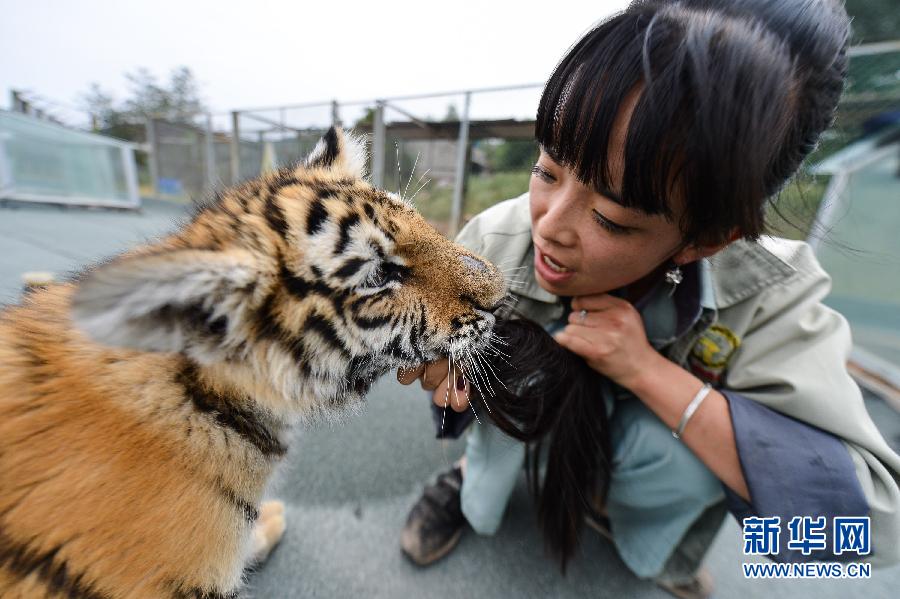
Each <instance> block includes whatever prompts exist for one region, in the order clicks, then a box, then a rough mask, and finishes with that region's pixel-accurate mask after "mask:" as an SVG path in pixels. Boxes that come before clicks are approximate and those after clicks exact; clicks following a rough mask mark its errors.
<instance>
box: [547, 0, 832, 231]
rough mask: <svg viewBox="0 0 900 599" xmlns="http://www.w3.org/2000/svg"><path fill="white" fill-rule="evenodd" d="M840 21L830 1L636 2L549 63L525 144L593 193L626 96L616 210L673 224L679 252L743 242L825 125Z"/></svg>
mask: <svg viewBox="0 0 900 599" xmlns="http://www.w3.org/2000/svg"><path fill="white" fill-rule="evenodd" d="M848 39H849V20H848V18H847V14H846V12H845V11H844V8H843V5H842V4H841V3H840V2H839V1H838V0H637V1H635V2H633V3H632V4H631V5H630V6H629V7H628V8H627V9H626V10H625V11H624V12H621V13H619V14H616V15H614V16H613V17H611V18H609V19H607V20H605V21H603V22H601V23H600V24H599V25H597V26H596V27H595V28H594V29H592V30H591V31H590V32H589V33H587V34H586V35H585V36H584V37H583V38H582V39H581V40H580V41H578V42H577V43H576V44H575V45H574V46H573V47H572V48H571V49H570V50H569V52H568V53H567V54H566V55H565V56H564V57H563V59H562V60H561V61H560V63H559V64H558V65H557V67H556V69H555V70H554V72H553V74H552V76H551V77H550V79H549V81H548V82H547V85H546V86H545V88H544V92H543V95H542V97H541V101H540V105H539V108H538V113H537V122H536V127H535V137H536V139H537V141H538V143H539V144H540V145H541V146H542V147H543V148H544V149H545V150H546V151H547V152H548V153H549V154H550V156H551V157H552V158H554V159H555V160H557V161H558V162H561V163H562V164H565V165H566V166H569V167H571V168H572V169H573V170H574V172H575V173H576V174H577V176H578V177H579V179H580V180H582V181H583V182H584V183H586V184H589V185H591V186H592V187H594V188H595V189H596V190H597V191H599V192H601V193H604V192H606V191H608V190H615V189H616V186H615V185H614V182H613V181H612V180H611V179H612V177H611V174H610V156H609V155H608V150H609V142H610V134H611V131H612V130H613V122H614V121H615V120H616V118H617V116H618V115H619V113H620V109H621V107H622V104H623V100H625V99H626V97H628V96H629V94H631V93H638V94H639V97H638V100H637V104H636V106H635V109H634V112H633V113H632V115H631V118H630V121H629V122H628V129H627V138H626V142H625V149H624V153H625V155H624V164H625V169H624V175H623V181H622V183H621V190H620V191H619V192H618V196H619V197H620V200H619V201H621V203H622V204H623V205H624V206H626V207H630V208H636V209H639V210H641V211H643V212H645V213H647V214H662V215H665V216H667V217H672V216H673V214H674V212H675V210H674V208H675V204H676V202H679V201H681V202H682V203H683V204H684V206H685V209H684V211H683V217H682V219H681V221H680V223H679V225H680V226H681V229H682V232H683V234H684V237H685V240H686V241H688V242H707V243H711V244H713V243H719V242H723V241H726V240H727V239H728V238H729V236H730V233H731V232H732V230H733V229H734V228H735V227H737V228H738V230H739V231H740V233H741V235H743V236H744V237H745V238H747V239H755V238H757V237H758V236H759V235H760V234H761V233H762V232H763V231H764V228H765V217H764V215H765V210H764V209H765V205H766V201H765V200H766V199H767V198H771V197H773V196H774V195H775V194H777V192H778V191H779V190H780V189H781V188H782V186H783V185H784V184H785V183H786V182H787V180H788V179H789V178H790V177H791V175H792V174H793V173H794V172H795V171H796V170H797V168H798V167H799V166H800V164H801V162H802V161H803V159H804V158H805V157H806V156H807V155H808V154H809V153H810V152H811V151H812V150H813V149H814V148H815V146H816V144H817V142H818V139H819V136H820V134H821V133H822V131H823V130H824V129H825V128H827V127H828V126H829V125H830V124H831V122H832V120H833V117H834V110H835V107H836V105H837V102H838V99H839V97H840V95H841V91H842V89H843V83H844V77H845V74H846V69H847V56H846V48H847V43H848Z"/></svg>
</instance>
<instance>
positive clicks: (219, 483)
mask: <svg viewBox="0 0 900 599" xmlns="http://www.w3.org/2000/svg"><path fill="white" fill-rule="evenodd" d="M216 489H217V490H218V491H219V493H221V494H222V496H223V497H224V498H225V499H226V500H228V502H229V503H230V504H231V505H233V506H234V507H235V508H237V510H238V511H239V512H241V515H242V516H243V518H244V520H246V521H247V522H250V523H253V522H256V521H257V520H258V519H259V510H258V509H256V506H255V505H253V504H252V503H250V502H249V501H245V500H243V499H241V498H240V497H238V494H237V493H235V492H234V490H233V489H231V488H229V487H228V485H226V484H225V481H224V480H222V478H221V477H219V478H217V479H216Z"/></svg>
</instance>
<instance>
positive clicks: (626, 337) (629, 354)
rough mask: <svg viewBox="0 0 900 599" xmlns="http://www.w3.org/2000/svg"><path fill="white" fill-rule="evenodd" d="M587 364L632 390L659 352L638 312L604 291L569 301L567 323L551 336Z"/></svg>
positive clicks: (627, 303)
mask: <svg viewBox="0 0 900 599" xmlns="http://www.w3.org/2000/svg"><path fill="white" fill-rule="evenodd" d="M553 338H554V339H556V342H557V343H559V344H560V345H562V346H563V347H565V348H566V349H568V350H569V351H571V352H573V353H576V354H578V355H579V356H581V357H582V358H584V360H585V361H586V362H587V364H588V366H590V367H591V368H593V369H594V370H596V371H597V372H599V373H600V374H603V375H605V376H606V377H608V378H610V379H612V380H613V381H615V382H616V383H618V384H619V385H621V386H622V387H625V388H626V389H631V390H633V387H634V385H635V384H636V382H637V379H638V377H639V375H640V373H641V372H642V371H645V370H646V369H647V368H648V367H649V366H650V365H651V364H652V363H653V361H654V360H655V359H656V358H657V357H659V353H658V352H657V351H656V350H655V349H653V346H651V345H650V343H649V342H648V341H647V333H646V331H645V330H644V323H643V321H642V320H641V315H640V314H639V313H638V311H637V310H636V309H635V307H634V306H632V305H631V304H630V303H629V302H627V301H625V300H623V299H620V298H618V297H614V296H612V295H609V294H607V293H600V294H595V295H583V296H580V297H576V298H574V299H573V300H572V312H571V313H570V314H569V324H568V325H566V328H565V329H563V330H562V331H560V332H558V333H556V335H554V336H553Z"/></svg>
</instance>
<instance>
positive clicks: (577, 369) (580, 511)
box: [470, 319, 612, 572]
mask: <svg viewBox="0 0 900 599" xmlns="http://www.w3.org/2000/svg"><path fill="white" fill-rule="evenodd" d="M494 332H495V334H496V335H497V336H498V337H500V338H501V339H503V340H504V342H505V344H506V345H505V347H508V348H510V349H511V351H510V352H508V353H509V355H501V354H493V356H492V357H489V358H488V362H489V365H488V366H489V368H490V369H491V370H492V371H493V373H494V374H488V373H484V374H485V377H489V378H490V380H487V379H486V378H484V377H483V380H482V384H481V385H480V387H481V389H480V391H479V389H478V388H476V387H474V386H473V389H474V392H473V393H472V395H471V398H470V401H471V402H472V405H473V406H474V407H476V408H477V409H478V412H479V413H480V414H483V415H487V416H488V418H490V419H491V420H492V421H493V422H494V424H495V425H496V426H497V427H498V428H499V429H500V430H502V431H503V432H504V433H506V434H507V435H509V436H510V437H513V438H514V439H518V440H519V441H523V442H525V443H528V444H529V451H528V468H527V469H528V473H529V476H528V480H529V486H530V488H531V491H532V493H533V494H534V495H535V497H536V499H537V513H538V523H539V525H540V527H541V529H542V532H543V535H544V541H545V543H546V546H547V548H548V549H549V550H550V551H551V553H553V554H555V555H556V556H557V557H558V558H559V559H560V566H561V568H562V570H563V572H565V569H566V563H567V561H568V559H569V558H570V557H571V556H572V553H573V552H574V551H575V548H576V547H577V546H578V541H579V537H580V534H581V530H582V528H583V523H584V517H585V515H586V514H587V513H588V512H589V510H591V509H592V506H591V504H592V500H593V499H596V500H598V501H600V502H605V500H606V491H607V488H608V484H609V473H610V468H611V466H610V462H609V459H610V456H611V455H612V450H611V448H610V441H609V435H608V430H607V418H606V405H605V401H604V399H603V393H602V389H603V387H604V385H607V384H608V382H607V381H606V380H605V379H604V377H602V376H601V375H600V374H598V373H597V372H595V371H594V370H592V369H591V368H590V367H589V366H588V365H587V364H586V363H585V361H584V360H583V359H582V358H580V357H579V356H577V355H576V354H574V353H572V352H570V351H569V350H567V349H565V348H563V347H562V346H561V345H559V344H558V343H556V341H554V339H553V337H551V336H550V335H549V334H548V333H547V332H546V331H544V329H543V328H541V327H540V325H538V324H536V323H534V322H532V321H530V320H527V319H517V320H512V319H509V320H503V319H500V320H498V322H497V325H496V326H495V328H494ZM481 391H483V392H484V393H482V392H481ZM542 463H543V464H544V465H545V473H544V476H543V477H541V475H540V467H541V464H542Z"/></svg>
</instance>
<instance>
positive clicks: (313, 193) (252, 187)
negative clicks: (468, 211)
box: [72, 129, 506, 412]
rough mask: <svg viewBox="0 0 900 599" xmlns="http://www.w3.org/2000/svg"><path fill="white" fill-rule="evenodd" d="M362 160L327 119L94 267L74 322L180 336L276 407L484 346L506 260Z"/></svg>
mask: <svg viewBox="0 0 900 599" xmlns="http://www.w3.org/2000/svg"><path fill="white" fill-rule="evenodd" d="M364 161H365V152H364V149H363V147H362V145H361V144H360V143H359V142H358V141H357V140H355V139H353V138H352V137H351V136H349V135H345V134H343V133H342V132H341V131H340V130H336V129H332V130H330V131H329V132H328V133H327V134H326V136H325V137H324V138H323V139H322V141H320V142H319V145H318V146H317V147H316V149H315V150H314V151H313V154H312V155H311V156H310V157H309V158H308V159H307V160H306V162H305V163H304V164H302V165H300V166H297V167H292V168H287V169H282V170H280V171H278V172H276V173H272V174H269V175H266V176H263V177H261V178H259V179H257V180H253V181H250V182H248V183H245V184H243V185H240V186H237V187H235V188H232V189H229V190H227V191H225V192H224V193H222V194H220V195H219V197H218V198H217V199H216V201H215V202H212V203H210V204H208V205H206V206H204V207H203V208H201V209H200V210H199V211H198V212H197V214H196V215H195V216H194V217H193V219H192V220H191V221H190V222H189V223H188V224H187V225H186V226H185V227H184V228H182V229H181V230H180V231H178V232H177V233H175V234H174V235H172V236H171V237H169V238H167V239H164V240H163V241H161V242H160V243H158V244H154V245H150V246H146V247H142V248H138V249H137V250H134V251H132V252H130V253H127V254H124V255H122V256H120V257H118V258H116V259H115V260H113V261H112V262H110V263H108V264H105V265H103V266H100V267H98V268H96V269H94V270H91V271H89V272H87V273H86V274H85V275H83V276H82V277H81V278H80V279H79V281H78V283H77V285H78V287H77V290H76V292H75V295H74V297H73V306H72V310H73V317H74V320H75V322H76V324H78V325H79V327H80V328H81V329H82V330H83V331H85V332H86V333H88V334H89V335H90V336H91V337H92V338H93V339H94V340H95V341H99V342H101V343H105V344H110V345H116V346H124V347H130V348H134V349H139V350H144V351H159V352H181V353H183V354H185V355H187V356H188V357H190V358H192V359H193V360H195V361H197V362H198V363H200V364H201V365H204V366H206V367H208V368H209V369H210V371H211V372H217V373H218V375H219V376H221V377H223V378H225V379H229V380H228V381H227V382H228V383H229V384H236V385H240V386H241V387H244V388H251V389H255V390H256V396H258V397H259V399H260V401H262V402H263V403H267V404H269V406H268V407H270V408H272V409H273V410H276V411H279V412H280V411H291V410H292V411H295V412H316V411H324V412H327V411H328V408H343V407H346V406H347V405H349V404H353V403H356V402H357V401H358V400H359V399H360V398H361V397H362V396H363V395H364V394H365V393H366V392H367V391H368V389H369V386H370V385H371V384H372V382H373V381H374V380H375V379H376V378H378V377H379V376H381V375H382V374H384V373H385V372H387V371H388V370H389V369H391V368H395V367H402V366H412V365H415V364H419V363H422V362H424V361H430V360H434V359H436V358H438V357H440V356H447V355H452V356H453V357H454V358H455V359H457V360H462V361H467V360H471V361H474V360H476V359H477V355H478V353H479V352H481V351H484V350H485V348H486V347H487V346H488V344H489V343H490V337H491V333H492V328H493V324H494V316H493V314H492V312H493V311H494V310H495V309H496V308H497V307H498V305H499V303H500V302H501V300H502V299H503V298H504V297H505V295H506V286H505V283H504V280H503V277H502V275H501V273H500V272H499V271H498V270H497V268H496V267H495V266H494V265H492V264H490V263H489V262H487V261H486V260H484V259H482V258H480V257H479V256H477V255H475V254H473V253H472V252H469V251H468V250H466V249H465V248H463V247H461V246H458V245H456V244H454V243H452V242H450V241H448V240H447V239H446V238H444V237H443V236H442V235H441V234H439V233H438V232H437V231H436V230H434V228H432V227H431V226H430V225H428V224H427V223H426V222H425V220H424V219H423V218H422V217H421V216H420V215H419V214H418V213H417V212H416V211H415V209H414V208H413V207H412V206H410V205H409V204H407V203H406V202H404V201H403V200H401V199H400V198H398V197H397V196H396V195H393V194H390V193H387V192H384V191H382V190H378V189H375V188H374V187H372V186H371V185H369V184H368V183H367V182H366V181H364V180H363V179H362V171H363V168H364Z"/></svg>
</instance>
